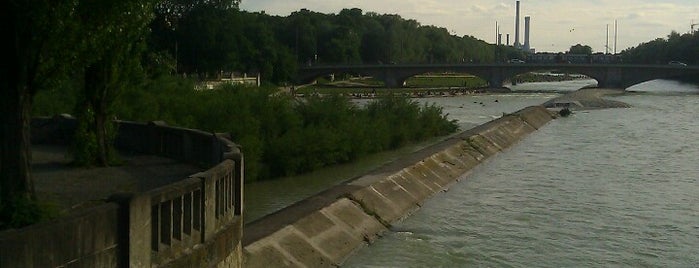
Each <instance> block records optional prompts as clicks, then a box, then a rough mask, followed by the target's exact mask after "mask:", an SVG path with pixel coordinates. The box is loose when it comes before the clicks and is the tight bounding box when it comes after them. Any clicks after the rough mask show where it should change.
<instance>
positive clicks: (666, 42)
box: [621, 31, 699, 64]
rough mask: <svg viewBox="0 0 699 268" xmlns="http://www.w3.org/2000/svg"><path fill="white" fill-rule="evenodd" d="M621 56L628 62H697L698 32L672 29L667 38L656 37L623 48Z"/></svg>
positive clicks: (698, 56)
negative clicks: (683, 32) (683, 31)
mask: <svg viewBox="0 0 699 268" xmlns="http://www.w3.org/2000/svg"><path fill="white" fill-rule="evenodd" d="M621 56H622V59H623V61H624V62H628V63H646V64H666V63H667V62H669V61H673V60H676V61H682V62H685V63H688V64H698V63H699V33H697V32H695V33H687V34H679V33H677V32H674V31H673V32H671V33H670V34H669V35H668V36H667V38H658V39H655V40H651V41H648V42H645V43H641V44H639V45H638V46H636V47H632V48H628V49H625V50H624V51H622V52H621Z"/></svg>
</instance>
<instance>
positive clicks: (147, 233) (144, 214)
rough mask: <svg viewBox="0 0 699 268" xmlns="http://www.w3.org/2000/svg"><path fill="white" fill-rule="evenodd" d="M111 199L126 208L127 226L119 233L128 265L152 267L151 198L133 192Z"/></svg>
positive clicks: (117, 195) (116, 195)
mask: <svg viewBox="0 0 699 268" xmlns="http://www.w3.org/2000/svg"><path fill="white" fill-rule="evenodd" d="M109 199H110V201H114V202H117V203H118V204H119V205H120V206H121V209H122V210H126V211H125V213H123V214H122V215H125V218H121V219H120V220H124V221H127V223H128V224H127V225H126V226H127V227H126V228H125V229H126V230H124V231H125V232H122V233H120V234H119V236H120V240H121V241H123V242H125V243H126V245H124V247H123V249H124V251H125V252H124V253H125V254H122V256H125V257H126V258H127V260H124V262H122V263H127V264H128V267H151V264H152V260H151V236H152V234H151V224H152V223H151V202H150V201H151V200H150V197H149V196H147V195H138V194H132V193H125V194H115V195H112V196H111V197H110V198H109Z"/></svg>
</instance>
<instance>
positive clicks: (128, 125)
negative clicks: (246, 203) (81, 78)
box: [0, 115, 243, 267]
mask: <svg viewBox="0 0 699 268" xmlns="http://www.w3.org/2000/svg"><path fill="white" fill-rule="evenodd" d="M118 125H119V133H118V135H117V141H116V146H117V148H119V149H121V150H128V151H136V152H141V153H146V154H154V155H159V156H165V157H169V158H173V159H177V160H180V161H183V162H187V163H190V164H195V165H199V166H203V167H204V168H208V169H207V170H205V171H203V172H200V173H197V174H192V175H191V176H189V177H188V178H183V179H182V180H180V181H178V182H176V183H172V184H170V185H166V186H164V187H160V188H157V189H153V190H150V191H148V192H143V193H125V194H115V195H113V196H112V197H111V198H110V199H109V200H108V201H107V202H105V203H104V204H102V205H98V206H95V207H91V208H87V209H83V210H79V211H75V212H72V213H70V214H69V215H66V216H64V217H61V218H59V219H56V220H53V221H50V222H45V223H41V224H37V225H32V226H28V227H25V228H22V229H16V230H8V231H3V232H0V267H62V266H75V267H155V266H170V267H204V266H206V267H210V266H218V267H240V266H241V258H242V256H241V252H242V249H241V243H240V241H241V237H242V227H243V220H242V214H243V157H242V153H241V152H240V150H239V149H238V147H237V146H236V145H235V144H234V143H233V142H231V141H230V140H229V139H227V138H225V137H224V136H223V135H220V134H213V133H207V132H203V131H199V130H193V129H185V128H176V127H169V126H167V125H165V124H164V123H163V122H151V123H147V124H143V123H135V122H124V121H119V122H118ZM75 126H76V124H75V120H74V119H72V118H70V117H69V116H65V115H62V116H57V117H54V118H36V119H35V120H33V122H32V127H33V128H32V140H33V142H35V143H46V144H65V143H66V142H68V141H70V137H72V133H73V132H74V130H75ZM144 179H146V178H144Z"/></svg>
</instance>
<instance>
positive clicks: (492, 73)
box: [298, 63, 699, 89]
mask: <svg viewBox="0 0 699 268" xmlns="http://www.w3.org/2000/svg"><path fill="white" fill-rule="evenodd" d="M553 69H556V70H561V71H565V72H572V73H579V74H584V75H587V76H589V77H591V78H593V79H595V80H597V82H598V86H599V87H609V88H622V89H625V88H628V87H630V86H632V85H635V84H639V83H642V82H645V81H650V80H655V79H660V78H672V77H676V76H682V75H689V74H699V66H673V65H625V64H550V63H548V64H529V63H525V64H413V65H398V64H389V65H344V66H342V65H341V66H310V67H304V68H301V69H300V70H299V76H298V77H299V81H300V82H308V81H312V80H313V79H316V78H317V77H320V76H321V75H327V74H331V73H355V74H362V75H368V76H373V77H375V78H377V79H380V80H383V81H384V83H385V84H386V86H387V87H400V86H403V84H404V82H405V81H406V80H407V79H408V78H410V77H412V76H415V75H418V74H422V73H428V72H458V73H469V74H473V75H475V76H477V77H480V78H482V79H484V80H486V81H487V82H488V83H489V86H490V87H491V88H499V87H502V86H503V82H504V81H505V80H507V79H511V78H512V77H514V76H516V75H518V74H523V73H527V72H532V71H541V70H553Z"/></svg>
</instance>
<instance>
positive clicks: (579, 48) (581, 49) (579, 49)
mask: <svg viewBox="0 0 699 268" xmlns="http://www.w3.org/2000/svg"><path fill="white" fill-rule="evenodd" d="M568 53H569V54H584V55H591V54H592V47H590V46H588V45H584V46H583V45H581V44H577V45H574V46H571V47H570V49H569V50H568Z"/></svg>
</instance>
